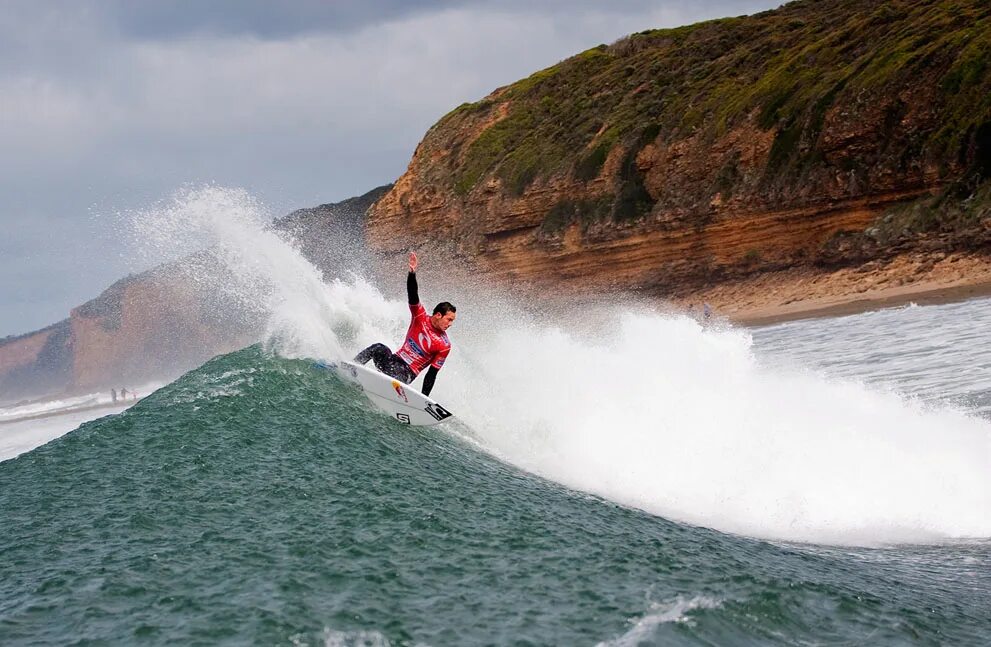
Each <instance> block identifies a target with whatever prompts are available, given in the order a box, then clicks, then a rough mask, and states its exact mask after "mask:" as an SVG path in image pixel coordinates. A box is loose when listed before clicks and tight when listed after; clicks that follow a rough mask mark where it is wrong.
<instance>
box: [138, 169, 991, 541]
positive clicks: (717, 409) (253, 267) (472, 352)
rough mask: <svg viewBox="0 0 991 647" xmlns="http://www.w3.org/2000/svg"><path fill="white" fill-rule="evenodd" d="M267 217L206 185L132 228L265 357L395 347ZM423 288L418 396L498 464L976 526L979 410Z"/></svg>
mask: <svg viewBox="0 0 991 647" xmlns="http://www.w3.org/2000/svg"><path fill="white" fill-rule="evenodd" d="M268 220H269V218H268V215H267V214H266V213H265V210H264V208H263V207H262V206H261V205H259V204H258V203H257V202H256V201H255V200H253V199H252V198H251V197H250V196H249V195H248V194H246V193H245V192H243V191H231V190H227V189H221V188H217V187H207V188H204V189H200V190H197V191H191V192H186V193H182V194H179V195H178V196H176V198H175V199H174V200H173V202H172V204H171V206H170V207H169V208H166V209H159V210H157V211H156V212H155V213H154V214H153V217H149V216H146V217H145V219H144V222H143V226H144V227H146V228H147V227H151V230H150V232H153V233H152V234H150V235H149V240H150V241H152V242H155V243H158V244H166V245H171V246H173V247H180V248H182V247H183V246H188V245H189V240H190V239H191V240H192V241H195V242H197V243H199V244H200V245H202V246H203V247H204V249H206V250H207V253H208V254H209V257H210V258H211V259H212V260H213V261H214V262H216V263H218V264H220V265H222V267H223V271H222V272H219V273H216V274H210V273H207V272H205V271H204V274H203V275H201V276H197V277H196V280H197V281H198V282H200V283H201V284H209V285H210V286H211V289H214V290H217V291H218V292H221V293H223V294H225V295H227V296H228V297H229V300H232V301H233V302H234V303H235V304H236V306H237V308H239V309H243V310H246V311H253V312H257V313H260V316H261V318H262V320H263V321H264V325H263V327H262V328H263V332H262V336H263V338H264V339H265V340H266V341H267V343H268V345H269V347H270V348H271V349H273V350H275V351H276V352H278V353H280V354H282V355H285V356H288V357H311V358H321V359H335V358H342V357H348V356H350V355H352V354H353V353H354V352H355V351H356V350H358V349H360V348H361V347H363V346H364V345H366V344H368V343H372V342H375V341H382V342H385V343H387V344H389V345H391V346H393V347H395V346H398V344H399V342H400V340H401V336H402V334H403V331H404V330H405V327H406V324H407V323H408V311H407V309H406V306H405V304H404V301H403V299H402V298H401V297H402V294H396V295H394V298H387V297H385V296H383V294H382V293H381V292H380V291H379V290H378V289H377V288H376V287H375V286H373V285H372V284H370V283H369V282H367V281H366V280H364V279H363V278H361V277H359V276H350V277H345V278H343V279H342V278H333V279H328V278H326V277H323V276H322V275H321V273H320V272H319V271H318V270H317V269H316V268H315V267H314V266H313V265H312V264H310V263H309V262H308V261H307V260H306V259H305V258H303V256H302V255H301V254H300V253H299V252H298V250H297V249H296V248H295V247H294V246H293V245H292V244H291V243H290V242H288V241H287V240H285V239H283V238H282V237H280V236H279V235H277V234H276V233H275V232H274V231H272V230H271V228H269V227H267V226H266V223H267V221H268ZM340 253H341V254H349V253H357V252H356V250H347V249H341V250H340ZM422 261H423V264H424V265H425V266H427V267H430V266H433V267H434V268H438V267H439V268H443V267H444V266H445V264H446V262H447V261H446V259H444V258H442V257H438V256H434V257H428V258H424V259H422ZM396 264H397V267H396V268H395V272H396V273H397V274H403V273H405V268H404V267H401V265H402V263H400V262H398V261H397V262H396ZM204 267H205V266H204ZM435 272H436V269H435ZM218 276H223V277H225V278H224V279H223V280H217V277H218ZM397 283H398V282H397ZM424 283H425V284H424V285H421V294H431V295H436V296H435V300H441V298H443V299H449V300H451V301H454V302H455V303H456V304H457V305H458V307H459V319H458V322H457V324H456V325H455V326H454V327H453V328H452V330H451V331H450V332H451V335H452V338H453V341H454V351H453V353H452V355H451V359H450V361H449V362H448V365H447V366H446V367H445V369H444V371H442V373H441V375H440V377H439V379H438V382H437V384H438V386H437V388H436V390H435V391H434V393H433V394H432V395H434V396H435V397H437V398H438V399H439V400H441V401H442V402H443V403H444V404H445V405H446V406H448V408H450V409H451V410H452V411H454V412H455V413H456V414H457V415H458V416H459V419H460V421H462V422H463V423H464V424H466V425H467V426H468V428H469V429H470V433H471V435H472V436H473V437H474V438H475V439H476V440H478V441H479V442H480V443H482V445H483V446H484V447H486V448H487V449H488V450H489V451H491V452H493V453H495V454H497V455H498V456H500V457H501V458H502V459H503V460H506V461H509V462H511V463H513V464H515V465H517V466H520V467H522V468H524V469H526V470H529V471H532V472H534V473H536V474H539V475H541V476H544V477H546V478H549V479H553V480H556V481H559V482H561V483H563V484H565V485H568V486H569V487H572V488H575V489H578V490H583V491H587V492H591V493H595V494H598V495H601V496H603V497H606V498H609V499H611V500H614V501H617V502H619V503H622V504H624V505H629V506H633V507H637V508H641V509H644V510H646V511H649V512H651V513H654V514H658V515H662V516H665V517H669V518H673V519H677V520H681V521H686V522H689V523H693V524H698V525H704V526H708V527H712V528H716V529H719V530H724V531H730V532H735V533H742V534H747V535H753V536H759V537H767V538H776V539H786V540H800V541H812V542H837V543H875V542H892V541H929V540H933V539H938V538H947V537H987V536H991V519H989V518H988V516H987V514H986V511H987V510H988V509H991V470H989V467H991V465H989V463H991V461H989V452H988V443H989V437H991V436H989V425H988V423H986V422H984V421H982V420H980V419H977V418H974V417H969V416H968V415H966V414H964V413H961V412H958V411H955V410H952V409H947V408H942V409H941V408H926V407H924V406H922V405H920V404H919V403H917V402H914V401H912V400H910V399H907V398H904V397H902V396H900V395H898V394H896V393H889V392H884V391H881V390H878V389H872V388H868V387H866V386H864V385H862V384H859V383H857V382H854V381H850V380H846V381H840V380H834V379H829V378H827V377H824V376H819V375H815V374H810V373H807V372H803V371H801V370H799V369H797V368H794V369H788V368H782V367H778V368H768V367H762V366H761V365H760V362H759V361H758V359H757V358H755V356H754V354H753V351H752V344H751V339H750V336H749V335H748V334H747V333H746V332H743V331H739V330H734V329H724V330H714V329H704V328H702V327H700V326H699V324H698V323H697V322H695V321H694V320H692V319H689V318H687V317H683V316H673V315H670V314H663V313H658V312H656V311H651V309H650V308H645V307H644V306H643V305H642V304H638V305H632V304H627V303H613V304H609V305H605V306H599V307H592V306H587V305H586V306H583V307H580V308H579V307H575V308H573V309H571V310H568V309H565V310H563V311H562V310H555V311H554V312H542V310H541V304H539V303H538V304H528V303H525V302H520V301H511V300H507V299H506V298H505V297H504V296H499V295H497V293H496V291H495V290H492V289H485V288H483V287H480V286H479V285H477V284H473V285H466V284H464V283H456V282H454V281H449V282H444V281H436V282H434V283H431V284H426V282H424ZM397 291H398V290H397ZM390 296H393V295H390ZM425 300H426V297H425ZM429 305H431V304H429V303H428V306H429Z"/></svg>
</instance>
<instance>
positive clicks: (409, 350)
mask: <svg viewBox="0 0 991 647" xmlns="http://www.w3.org/2000/svg"><path fill="white" fill-rule="evenodd" d="M418 265H419V262H418V260H417V258H416V253H415V252H413V253H410V255H409V274H408V275H407V276H406V296H407V300H408V301H409V310H410V315H411V320H410V324H409V329H408V330H407V331H406V340H405V342H404V343H403V345H402V347H400V349H399V350H397V351H396V352H395V353H393V352H391V351H390V350H389V348H388V347H387V346H386V345H385V344H372V345H371V346H369V347H368V348H366V349H365V350H363V351H361V352H360V353H358V354H357V355H356V356H355V358H354V361H356V362H358V363H359V364H364V363H366V362H367V361H368V360H373V361H374V362H375V368H377V369H378V370H380V371H382V372H383V373H385V374H386V375H389V376H391V377H394V378H396V379H397V380H401V381H402V382H405V383H406V384H409V383H410V382H412V381H413V380H414V379H415V378H416V376H417V375H419V374H420V372H421V371H422V370H423V369H425V368H427V367H428V366H429V367H430V368H429V370H428V371H427V375H426V377H424V379H423V395H430V391H432V390H433V388H434V381H435V380H436V379H437V372H438V371H439V370H440V369H441V367H442V366H444V360H446V359H447V356H448V354H449V353H450V352H451V340H450V339H448V337H447V329H448V328H450V327H451V324H453V323H454V320H455V318H456V317H457V308H455V307H454V305H452V304H451V303H449V302H447V301H441V302H440V303H438V304H437V306H436V307H435V308H434V312H433V314H432V315H427V311H426V309H424V307H423V305H422V304H421V303H420V293H419V289H418V287H417V284H416V268H417V266H418Z"/></svg>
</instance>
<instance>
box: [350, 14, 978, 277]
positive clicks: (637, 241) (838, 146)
mask: <svg viewBox="0 0 991 647" xmlns="http://www.w3.org/2000/svg"><path fill="white" fill-rule="evenodd" d="M989 52H991V5H989V4H988V3H987V2H985V1H983V0H960V1H954V2H943V1H935V0H929V1H920V0H900V1H899V0H896V1H890V2H881V1H877V0H869V1H866V2H865V1H862V0H857V1H852V0H818V1H816V0H803V1H799V2H794V3H791V4H788V5H785V6H784V7H782V8H780V9H778V10H775V11H769V12H764V13H761V14H757V15H753V16H745V17H739V18H728V19H724V20H716V21H711V22H706V23H701V24H698V25H693V26H689V27H682V28H678V29H667V30H653V31H645V32H641V33H638V34H633V35H631V36H629V37H627V38H624V39H622V40H620V41H618V42H616V43H614V44H612V45H609V46H605V45H600V46H598V47H595V48H593V49H590V50H587V51H585V52H582V53H580V54H578V55H576V56H574V57H572V58H569V59H567V60H565V61H562V62H561V63H559V64H557V65H555V66H553V67H551V68H548V69H546V70H542V71H540V72H537V73H536V74H534V75H532V76H530V77H528V78H526V79H523V80H521V81H519V82H517V83H515V84H513V85H510V86H508V87H504V88H499V89H497V90H496V91H494V92H493V93H492V94H490V95H489V96H488V97H486V98H484V99H483V100H481V101H479V102H477V103H472V104H464V105H462V106H460V107H458V108H457V109H455V110H454V111H452V112H451V113H449V114H447V115H446V116H444V117H443V118H442V119H441V120H440V121H439V122H438V123H437V124H436V125H434V126H433V127H432V128H431V129H430V130H429V131H428V132H427V133H426V136H425V137H424V138H423V140H422V142H421V143H420V145H419V146H418V148H417V150H416V152H415V154H414V156H413V159H412V161H411V162H410V164H409V167H408V169H407V171H406V173H405V174H404V175H403V176H402V177H401V178H400V179H399V180H398V181H397V182H396V184H395V186H394V187H393V188H392V190H391V191H390V192H389V193H388V194H386V195H385V196H384V197H383V198H382V199H381V200H379V201H378V202H377V203H376V204H375V205H374V206H373V207H372V209H371V211H370V213H369V218H368V221H367V223H366V237H367V240H368V243H369V245H370V246H371V247H372V248H373V249H376V250H379V251H383V252H387V253H393V252H399V251H401V250H403V249H405V248H407V247H411V246H423V245H427V244H440V245H445V246H447V247H449V248H450V249H452V250H453V251H454V252H455V253H456V254H457V255H459V256H460V257H461V258H462V259H464V260H467V261H470V262H471V263H472V264H474V266H475V267H476V268H477V269H479V270H481V271H484V272H488V273H489V274H490V275H491V276H493V277H494V278H495V279H496V280H502V281H504V282H505V281H523V282H525V283H528V284H533V285H539V284H548V283H550V284H554V285H556V286H559V287H566V286H568V285H572V286H579V285H581V286H588V285H592V286H602V287H612V288H651V289H656V290H659V291H663V292H664V293H665V294H669V295H677V294H684V293H687V292H690V291H691V290H695V289H698V288H700V287H704V286H706V285H711V284H713V283H714V282H717V281H726V280H731V279H734V278H740V277H746V276H750V275H755V274H761V273H767V272H769V271H774V270H783V269H787V268H794V267H799V266H816V267H837V266H843V265H848V264H851V263H861V262H863V261H865V260H868V259H871V258H880V257H885V256H890V255H892V254H898V253H902V252H904V251H906V250H907V249H909V248H912V247H914V246H918V245H928V246H930V247H939V248H941V249H944V250H950V249H957V248H968V249H977V250H984V249H985V248H986V246H987V244H988V240H989V236H988V234H989V231H991V210H989V205H991V199H988V198H989V196H988V195H987V194H988V190H987V186H988V185H987V184H986V180H987V178H988V177H991V64H989V63H991V61H989Z"/></svg>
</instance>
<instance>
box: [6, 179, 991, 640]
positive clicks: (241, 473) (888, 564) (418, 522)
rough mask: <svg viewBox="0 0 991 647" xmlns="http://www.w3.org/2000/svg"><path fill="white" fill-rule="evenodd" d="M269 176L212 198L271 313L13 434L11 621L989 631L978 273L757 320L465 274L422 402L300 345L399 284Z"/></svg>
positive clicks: (283, 632)
mask: <svg viewBox="0 0 991 647" xmlns="http://www.w3.org/2000/svg"><path fill="white" fill-rule="evenodd" d="M226 197H227V198H230V196H226ZM214 198H215V197H214ZM214 198H210V197H209V196H206V197H204V196H198V197H196V198H195V199H197V200H200V201H203V200H206V201H209V200H213V199H214ZM228 202H229V200H228ZM201 206H202V205H201ZM254 209H255V207H253V206H252V205H250V204H241V206H239V207H237V208H234V209H233V210H232V209H231V208H230V206H229V205H227V206H225V207H224V208H223V209H222V210H221V211H223V214H222V215H223V216H224V217H223V218H216V219H211V218H208V219H207V220H208V221H209V222H208V223H207V224H206V225H205V228H206V231H209V232H213V233H214V234H215V236H216V237H217V239H218V240H219V241H220V242H221V243H222V245H221V248H222V251H221V253H222V254H223V256H224V258H225V262H227V263H228V266H229V267H230V268H231V269H232V270H235V271H240V272H242V273H243V274H245V275H246V279H245V283H244V285H242V286H233V287H234V288H236V289H237V290H240V291H241V292H240V294H241V296H242V297H243V298H244V299H245V300H246V301H250V302H251V303H252V304H254V305H255V306H256V307H263V308H264V309H266V310H267V311H268V312H269V313H270V321H269V326H268V329H267V331H266V334H265V336H264V339H263V340H261V341H260V342H259V343H258V344H255V345H253V346H250V347H248V348H245V349H242V350H240V351H238V352H235V353H231V354H227V355H223V356H219V357H216V358H214V359H212V360H210V361H208V362H206V363H205V364H204V365H203V366H201V367H199V368H197V369H195V370H193V371H190V372H188V373H186V374H185V375H182V376H181V377H180V378H178V379H176V380H175V381H173V382H171V383H169V384H167V385H165V386H163V387H162V388H159V389H157V390H155V391H154V392H152V393H149V394H148V395H146V396H145V397H144V398H143V399H142V400H141V401H139V402H137V403H136V404H134V405H133V406H131V407H130V408H128V409H126V410H124V411H122V412H120V413H116V412H114V413H111V414H110V415H106V416H103V417H99V418H97V419H95V420H90V421H88V422H85V423H84V424H81V425H79V426H78V427H76V425H75V421H62V423H60V422H59V421H60V420H61V419H60V418H59V417H58V416H55V417H49V418H45V419H43V420H38V421H36V424H38V425H39V427H38V428H39V429H40V430H41V431H39V434H38V436H37V438H36V439H35V442H34V445H38V446H33V445H32V446H27V445H24V444H23V442H22V441H19V443H20V444H18V445H17V447H16V449H15V450H11V451H9V452H8V453H7V454H6V455H4V456H0V458H5V459H6V460H3V461H2V462H0V644H3V645H19V644H59V645H63V644H92V645H99V644H128V645H130V644H166V643H170V644H184V645H197V644H202V645H215V644H266V645H271V644H278V645H490V644H492V645H504V644H513V645H655V644H656V645H681V644H684V645H754V644H780V645H804V644H809V645H811V644H815V645H845V644H871V645H902V644H912V645H915V644H952V645H982V644H988V643H989V638H988V637H989V636H991V420H989V417H991V378H989V376H988V374H987V367H988V366H991V361H989V359H991V358H989V357H988V355H989V353H991V350H989V349H991V343H989V341H991V339H989V336H991V333H989V332H988V331H989V330H991V327H989V326H988V325H987V324H988V320H989V319H991V301H988V300H976V301H970V302H966V303H958V304H949V305H941V306H926V307H914V306H908V307H904V308H898V309H890V310H884V311H879V312H870V313H864V314H860V315H855V316H849V317H842V318H834V319H819V320H809V321H797V322H789V323H783V324H779V325H774V326H767V327H762V328H755V329H739V328H734V327H732V326H729V325H725V324H722V323H715V324H713V325H711V326H702V325H700V324H699V322H697V321H695V320H693V319H691V318H689V317H687V316H684V315H683V314H679V313H676V312H666V311H663V310H660V309H658V308H657V307H655V306H652V305H650V304H645V303H643V302H637V301H632V300H624V299H620V298H617V299H615V300H613V301H609V302H604V303H601V304H597V305H589V304H584V305H581V306H576V307H574V308H563V309H562V308H556V309H554V310H553V311H548V312H544V311H541V310H540V308H539V307H537V306H534V305H533V304H530V305H529V306H525V305H523V304H520V303H518V302H516V301H514V300H513V299H511V298H508V297H507V296H506V295H499V294H494V293H490V292H487V291H485V290H484V289H480V288H479V286H477V285H461V286H456V285H452V286H448V287H447V291H445V292H444V293H443V295H442V296H444V297H450V300H452V301H454V302H455V303H456V304H457V305H458V307H459V310H458V313H459V319H458V321H457V323H456V324H455V326H454V327H452V329H451V336H452V339H453V342H454V351H453V352H452V355H451V358H450V360H449V362H448V365H447V366H445V368H444V370H443V371H441V373H440V376H439V377H438V380H437V386H436V387H435V390H434V392H433V394H432V396H433V397H435V398H436V399H437V400H439V401H440V402H441V403H442V404H444V405H445V407H447V408H448V409H450V410H451V411H452V412H453V413H454V414H455V415H456V418H454V419H452V420H450V421H448V422H445V423H444V424H442V425H439V426H437V427H431V428H411V427H408V426H403V425H401V424H399V423H398V422H396V421H394V420H391V419H389V418H387V417H385V416H384V415H383V414H380V413H379V412H378V411H377V410H375V409H374V408H373V407H372V406H371V405H370V404H369V403H368V402H367V400H366V399H365V398H364V397H363V396H362V395H361V394H360V393H358V392H357V391H356V390H354V388H353V387H352V386H350V385H349V384H347V383H345V382H343V381H341V380H339V379H337V378H336V377H335V376H334V375H333V374H331V373H330V372H327V371H322V370H319V369H316V368H315V367H314V366H313V363H314V361H315V360H320V359H334V358H335V357H348V356H350V355H351V354H353V352H354V351H355V350H357V349H359V348H361V347H363V345H365V344H367V343H371V342H372V341H385V342H387V343H394V342H395V340H398V339H399V336H400V335H401V334H402V332H403V331H404V330H405V324H406V318H407V317H408V313H407V310H406V307H405V304H404V302H403V301H404V300H403V298H402V297H403V296H404V295H402V294H401V293H400V294H392V293H391V292H387V291H384V290H386V288H380V287H379V286H376V285H374V284H373V283H372V282H370V281H369V280H366V279H364V278H362V277H361V276H360V275H358V274H354V275H351V276H349V277H344V278H341V279H328V278H326V277H322V276H321V275H320V273H319V272H318V271H316V270H315V268H313V267H312V266H310V265H309V264H308V263H307V262H306V261H305V259H303V258H302V257H301V256H300V255H299V254H298V253H297V252H295V250H294V248H293V247H292V245H290V244H288V243H286V242H285V241H283V240H281V239H279V238H278V236H276V235H275V234H274V233H272V232H271V231H269V230H268V229H266V228H264V227H263V226H261V225H260V224H259V221H260V219H259V218H257V217H256V215H257V214H255V213H254ZM178 212H181V213H187V211H184V210H183V209H178ZM175 213H176V210H173V212H171V213H170V215H169V217H170V218H173V219H174V218H175ZM197 213H212V211H211V209H209V208H207V209H200V210H199V211H197ZM262 220H263V219H262ZM187 224H188V223H187ZM198 231H199V233H202V230H198ZM197 235H199V234H197ZM239 250H240V251H239ZM430 261H431V259H429V258H421V264H423V265H425V266H428V267H429V263H430ZM397 272H400V273H402V272H403V268H399V270H397ZM400 278H401V277H400ZM396 285H399V280H397V281H396ZM227 287H231V286H227ZM420 292H421V294H424V295H425V297H427V298H429V295H435V294H436V293H437V292H438V289H437V286H436V285H432V284H430V283H429V282H428V281H424V280H421V287H420ZM438 296H439V295H438ZM259 304H261V305H259ZM2 413H3V412H0V414H2ZM94 415H100V413H97V414H94ZM29 423H30V421H27V422H21V423H15V424H19V425H27V424H29ZM57 424H63V426H65V427H66V428H64V429H62V430H61V431H57V432H56V431H53V429H54V427H53V426H52V425H57ZM70 429H71V431H70ZM23 431H24V430H23V429H22V432H23ZM42 431H43V432H44V433H42ZM63 432H68V433H63ZM4 433H5V425H0V438H3V434H4ZM53 436H57V437H54V438H52V437H53Z"/></svg>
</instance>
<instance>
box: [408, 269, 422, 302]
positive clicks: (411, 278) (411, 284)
mask: <svg viewBox="0 0 991 647" xmlns="http://www.w3.org/2000/svg"><path fill="white" fill-rule="evenodd" d="M406 297H407V299H408V300H409V304H410V305H411V306H415V305H416V304H418V303H419V302H420V293H419V291H418V289H417V287H416V273H415V272H410V273H409V275H408V276H407V277H406Z"/></svg>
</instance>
